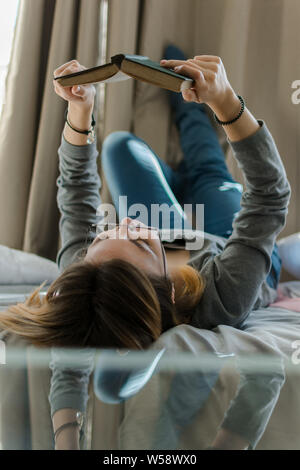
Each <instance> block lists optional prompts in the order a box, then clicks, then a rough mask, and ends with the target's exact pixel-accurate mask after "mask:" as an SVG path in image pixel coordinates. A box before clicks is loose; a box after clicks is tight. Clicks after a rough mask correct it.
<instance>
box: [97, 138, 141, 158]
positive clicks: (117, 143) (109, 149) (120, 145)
mask: <svg viewBox="0 0 300 470" xmlns="http://www.w3.org/2000/svg"><path fill="white" fill-rule="evenodd" d="M133 137H134V135H133V134H132V133H131V132H129V131H115V132H111V133H110V134H109V135H108V136H106V137H105V139H104V141H103V144H102V158H104V159H107V158H108V159H109V160H111V159H112V158H113V159H115V158H117V157H119V156H122V155H124V151H126V149H127V143H128V141H129V140H130V139H132V138H133Z"/></svg>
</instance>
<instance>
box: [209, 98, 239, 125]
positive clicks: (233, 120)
mask: <svg viewBox="0 0 300 470" xmlns="http://www.w3.org/2000/svg"><path fill="white" fill-rule="evenodd" d="M237 97H238V99H239V100H240V102H241V109H240V112H239V114H238V115H237V116H236V117H235V118H234V119H231V121H220V119H218V118H217V116H216V114H215V113H214V118H215V120H216V121H217V123H218V124H221V126H229V124H233V123H234V122H235V121H237V120H238V119H239V118H240V117H241V115H242V114H243V112H244V109H245V101H244V99H243V98H242V96H240V95H237Z"/></svg>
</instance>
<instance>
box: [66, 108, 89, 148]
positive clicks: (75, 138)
mask: <svg viewBox="0 0 300 470" xmlns="http://www.w3.org/2000/svg"><path fill="white" fill-rule="evenodd" d="M93 108H94V105H93V104H91V105H89V106H87V107H83V106H82V105H80V106H78V105H75V104H74V103H71V102H70V103H69V106H68V121H69V123H70V124H71V126H72V127H73V128H74V129H76V130H78V131H86V130H89V129H90V127H91V123H92V114H93ZM64 138H65V139H66V141H67V142H69V143H70V144H72V145H86V144H87V141H88V136H87V135H85V134H80V133H78V132H76V131H74V130H73V129H71V127H70V126H69V125H68V124H67V123H66V124H65V128H64Z"/></svg>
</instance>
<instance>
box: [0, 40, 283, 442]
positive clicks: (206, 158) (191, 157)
mask: <svg viewBox="0 0 300 470" xmlns="http://www.w3.org/2000/svg"><path fill="white" fill-rule="evenodd" d="M166 56H167V57H171V58H172V59H175V60H169V61H168V62H167V63H166V64H165V66H166V67H172V68H173V67H175V66H177V65H182V66H183V67H182V73H184V74H186V75H189V76H190V77H192V78H193V79H194V80H195V87H194V88H193V89H192V90H189V91H184V92H183V93H182V94H183V97H184V100H182V98H181V95H177V94H175V93H173V94H172V96H171V104H172V107H173V111H174V115H175V119H176V124H177V126H178V129H179V132H180V138H181V145H182V149H183V152H184V160H183V163H182V164H181V165H180V167H179V171H178V172H173V171H172V170H171V169H170V168H169V167H168V166H167V165H166V164H164V163H163V162H162V161H161V160H159V159H158V157H157V156H156V155H155V154H154V153H153V152H152V150H151V149H150V148H149V147H148V146H147V144H145V143H144V142H143V141H141V140H140V139H138V138H137V137H135V136H134V135H133V134H131V133H128V132H117V133H113V134H111V135H109V136H108V137H107V138H106V139H105V141H104V143H103V148H102V163H103V168H104V172H105V175H106V177H107V180H108V185H109V188H110V191H111V194H112V197H113V200H114V202H115V204H116V206H117V209H120V208H119V207H118V196H119V195H124V194H126V195H127V197H128V206H130V205H131V204H132V203H134V202H137V203H143V204H145V205H146V207H150V206H151V204H155V203H158V204H162V203H167V204H168V205H169V206H170V205H172V204H174V203H176V202H177V200H176V197H175V195H174V193H173V192H172V189H173V190H174V191H175V192H176V195H177V196H178V198H179V199H180V202H189V203H192V204H194V205H195V204H197V203H202V204H204V205H205V220H204V229H205V232H209V233H206V237H205V243H204V247H203V248H202V249H201V250H199V251H196V252H190V253H189V252H188V251H185V250H177V251H175V250H169V252H165V251H164V250H162V249H161V243H160V239H159V237H158V236H156V237H155V236H154V237H150V236H147V233H150V232H151V231H149V230H148V229H147V227H146V226H144V225H142V224H141V225H140V226H138V224H137V221H135V220H130V219H128V218H125V219H123V220H122V221H121V225H120V227H116V228H114V229H112V230H111V231H109V232H106V234H105V235H100V236H97V237H95V238H94V239H91V240H90V241H92V243H91V245H90V246H89V247H88V250H87V252H86V253H85V257H84V258H83V259H79V258H78V253H79V252H82V248H83V246H84V244H85V242H86V233H87V229H88V227H89V226H90V224H94V223H96V222H97V217H96V209H97V207H98V206H99V204H100V198H99V188H100V179H99V176H98V173H97V165H96V158H97V151H96V143H92V144H88V143H87V135H85V134H82V133H80V132H78V131H80V130H83V129H88V128H89V127H90V123H91V117H92V110H93V105H94V95H95V91H94V87H93V86H92V85H85V86H82V87H81V89H80V90H79V91H77V90H76V87H73V88H65V89H63V88H62V87H61V86H59V85H58V84H55V91H56V92H57V94H58V95H60V96H61V97H62V98H64V99H66V100H67V101H68V103H69V106H68V121H69V124H70V125H71V126H72V127H73V129H72V128H71V127H70V125H68V124H67V123H66V125H65V128H64V133H63V136H62V142H61V146H60V149H59V156H60V177H59V178H58V180H57V184H58V188H59V189H58V205H59V208H60V211H61V215H62V217H61V221H60V233H61V237H62V248H61V250H60V252H59V254H58V259H57V261H58V264H59V266H60V268H61V270H64V271H63V273H62V274H61V276H60V277H59V278H58V279H57V280H56V281H55V282H54V283H53V284H52V285H51V287H50V288H49V290H48V293H47V296H46V298H45V299H43V300H41V299H39V296H38V292H35V294H34V295H32V297H31V298H30V299H28V301H27V304H26V305H19V306H17V307H15V308H11V309H10V310H9V311H8V312H7V314H3V317H2V320H1V326H3V327H5V328H10V329H11V330H12V331H14V332H15V333H17V334H20V335H23V336H25V337H26V338H28V339H29V340H30V341H32V342H33V343H35V344H38V345H48V346H56V345H65V346H79V347H81V346H90V347H118V348H129V349H143V348H147V347H149V346H150V345H151V344H152V343H153V341H155V340H156V339H157V338H158V337H159V335H160V334H161V333H162V332H163V331H165V330H167V329H168V328H170V327H172V326H175V325H178V324H180V323H190V324H191V325H193V326H196V327H200V328H213V327H215V326H217V325H219V324H227V325H232V326H236V327H238V326H240V325H241V324H242V323H243V321H244V320H245V319H246V317H247V316H248V314H249V312H250V311H251V310H252V309H255V308H258V307H259V306H266V305H268V304H269V303H270V302H272V301H273V300H274V299H275V297H276V291H275V289H276V286H277V282H278V279H279V271H280V261H279V259H278V256H277V252H276V249H275V251H273V249H274V242H275V239H276V236H277V235H278V233H279V232H280V230H281V229H282V228H283V226H284V224H285V218H286V214H287V205H288V201H289V196H290V188H289V184H288V181H287V179H286V174H285V170H284V168H283V165H282V162H281V160H280V156H279V154H278V151H277V149H276V146H275V144H274V142H273V139H272V136H271V135H270V133H269V131H268V129H267V127H266V125H265V123H264V122H263V121H257V120H256V119H255V118H254V117H253V116H252V114H251V113H250V111H249V110H248V109H246V108H245V109H244V111H243V112H242V113H241V112H240V111H242V108H241V100H240V98H238V97H237V96H236V94H235V93H234V91H233V89H232V87H231V85H230V84H229V82H228V79H227V77H226V72H225V69H224V66H223V64H222V61H221V60H220V59H219V58H218V57H215V56H196V57H195V58H194V59H189V60H188V61H186V60H185V58H184V57H183V56H181V54H180V52H179V51H178V50H177V49H176V48H172V47H170V48H169V49H168V50H167V51H166ZM81 69H83V67H82V66H81V65H80V64H78V62H76V61H71V62H68V63H66V64H64V65H62V66H61V67H60V68H58V69H57V70H56V71H55V75H56V76H58V75H64V74H67V73H72V72H76V71H78V70H81ZM200 103H206V104H207V105H208V106H209V107H210V108H211V109H212V110H213V111H214V112H215V114H216V116H217V117H218V118H219V120H221V121H222V122H223V123H224V122H226V124H227V123H228V122H230V121H232V120H233V119H234V118H235V117H237V119H236V120H235V121H234V122H233V123H231V124H227V125H225V124H224V129H225V131H226V134H227V137H228V140H229V142H230V144H231V146H232V148H233V151H234V153H235V155H236V158H237V160H238V163H239V165H240V167H241V168H242V170H243V171H244V174H245V177H246V180H247V188H246V191H245V192H244V194H243V196H242V198H241V191H240V188H239V185H237V184H236V183H235V182H234V180H233V179H232V177H231V175H230V174H229V172H228V169H227V167H226V165H225V162H224V155H223V153H222V150H221V148H220V146H219V144H218V141H217V138H216V135H215V133H214V130H213V128H212V126H211V124H210V121H209V119H208V117H207V115H206V114H205V109H204V107H203V106H204V105H203V104H200ZM238 116H239V117H238ZM75 129H77V131H76V130H75ZM178 212H179V214H181V215H182V213H181V211H180V210H179V209H178ZM177 215H178V214H177ZM182 216H183V215H182ZM233 219H234V222H233ZM159 228H161V227H159ZM211 234H214V235H217V236H214V235H211ZM116 235H118V236H116ZM228 237H229V239H228ZM226 239H228V240H226ZM165 256H166V260H167V265H165V261H166V260H165ZM164 269H166V272H165V271H164ZM165 274H166V275H165ZM16 317H17V319H18V322H15V321H14V320H15V319H16ZM83 354H84V353H83ZM59 360H61V356H59V355H56V353H55V352H53V363H52V367H53V369H54V374H53V379H52V388H51V394H50V400H51V405H52V414H54V413H55V416H54V425H55V428H57V427H58V426H60V425H61V424H62V423H64V422H66V421H70V419H71V418H70V416H73V415H72V413H73V411H72V410H74V409H75V410H81V411H84V409H85V405H86V400H87V384H88V377H89V373H90V370H91V367H90V366H91V364H90V357H89V356H88V354H87V355H86V357H85V358H84V357H83V362H82V367H81V369H80V368H78V371H77V374H76V371H70V372H69V373H68V371H63V372H61V371H60V368H59V365H58V362H59ZM63 409H64V410H63ZM67 409H69V410H67ZM70 413H71V414H70ZM68 431H70V429H69V430H68ZM64 435H66V432H65V431H64V432H61V433H60V438H59V439H60V440H61V442H63V436H64ZM69 444H70V443H69ZM61 445H63V444H61ZM70 445H71V444H70Z"/></svg>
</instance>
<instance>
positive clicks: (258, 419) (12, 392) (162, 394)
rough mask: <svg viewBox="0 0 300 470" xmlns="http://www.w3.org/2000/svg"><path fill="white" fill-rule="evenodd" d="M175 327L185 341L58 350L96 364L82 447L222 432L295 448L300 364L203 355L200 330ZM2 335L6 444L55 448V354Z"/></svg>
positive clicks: (201, 444) (141, 445) (171, 445)
mask: <svg viewBox="0 0 300 470" xmlns="http://www.w3.org/2000/svg"><path fill="white" fill-rule="evenodd" d="M179 328H181V332H178V334H179V336H180V334H181V335H182V338H181V341H180V340H179V339H178V337H177V340H176V339H175V336H176V335H174V336H172V335H171V336H170V334H168V335H167V337H166V336H165V338H168V340H166V341H164V340H163V338H164V335H163V336H162V337H161V339H160V340H159V343H158V344H157V345H156V346H154V347H156V349H154V347H153V348H152V349H150V350H148V351H141V352H137V351H128V350H124V351H123V350H93V351H92V350H85V351H82V350H64V351H63V350H60V354H61V358H62V357H63V362H62V361H61V362H60V366H62V367H67V368H69V369H71V370H73V369H76V368H78V366H79V365H80V363H81V361H83V362H82V364H83V363H84V361H86V354H87V353H88V354H91V355H92V357H93V360H94V367H93V372H92V373H91V375H90V393H89V397H90V398H89V402H88V406H87V412H86V417H85V423H84V431H85V432H84V437H83V438H82V440H81V448H82V449H122V450H130V449H136V450H139V449H141V450H142V449H148V450H149V449H152V450H159V449H161V450H167V449H174V450H176V449H181V450H185V449H205V448H207V447H208V446H210V445H212V443H213V442H214V440H215V439H216V436H217V435H218V433H219V432H220V429H221V430H222V429H226V432H227V435H228V431H229V436H230V437H229V438H228V442H227V444H228V445H229V448H230V446H234V445H235V444H234V442H235V439H236V436H238V437H239V438H242V439H244V440H246V441H247V442H249V446H250V448H253V447H254V448H257V449H260V448H261V449H299V448H300V444H299V440H298V437H297V436H298V431H297V429H298V428H299V424H300V418H299V413H298V411H297V410H298V407H299V404H300V393H299V390H300V387H299V385H300V374H299V365H297V364H296V363H295V361H294V363H293V361H291V359H290V358H283V357H281V356H279V355H268V354H263V355H262V354H261V355H258V354H244V355H242V356H237V355H236V354H226V353H222V352H220V351H219V352H217V351H215V352H208V351H205V350H203V351H201V348H203V344H204V343H203V342H202V345H201V344H200V342H199V344H198V342H197V340H195V330H196V329H194V328H192V327H190V326H184V325H182V326H180V327H179ZM176 329H177V331H178V327H177V328H176ZM201 331H202V332H203V331H204V330H201ZM208 333H210V332H208ZM208 336H209V335H208ZM170 338H173V340H170ZM183 338H185V340H186V341H188V339H189V340H190V343H188V342H187V344H184V341H183ZM199 339H200V337H199ZM2 340H3V342H4V344H5V355H3V354H2V364H1V365H0V405H1V406H0V408H1V414H0V425H1V426H0V429H1V433H0V436H1V437H0V440H1V446H2V448H3V449H53V447H54V443H53V432H52V424H51V418H50V407H49V401H48V394H49V390H50V380H51V371H50V369H49V361H50V350H48V349H38V348H34V347H32V346H28V345H26V344H23V345H21V346H20V344H17V345H16V343H18V342H19V341H18V340H15V339H14V338H13V337H9V336H7V337H5V335H4V337H3V333H2ZM197 345H198V346H199V347H198V346H197ZM2 353H3V351H2ZM296 362H297V361H296ZM0 363H1V361H0ZM69 391H70V390H69ZM238 442H239V440H238ZM233 448H234V447H233Z"/></svg>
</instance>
